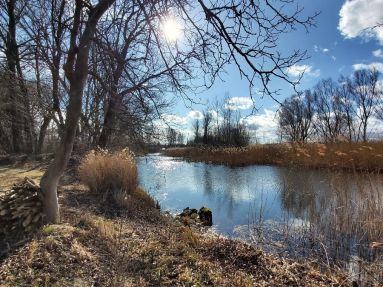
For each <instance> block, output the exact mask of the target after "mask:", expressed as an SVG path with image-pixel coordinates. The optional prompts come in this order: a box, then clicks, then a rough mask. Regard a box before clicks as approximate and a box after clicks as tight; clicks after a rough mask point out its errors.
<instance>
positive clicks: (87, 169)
mask: <svg viewBox="0 0 383 287" xmlns="http://www.w3.org/2000/svg"><path fill="white" fill-rule="evenodd" d="M79 175H80V178H81V180H82V182H83V183H85V184H86V185H87V186H88V187H89V188H90V189H91V190H92V191H95V192H98V193H100V194H102V195H103V198H104V200H109V199H113V200H114V201H115V202H116V203H117V204H123V201H124V199H126V198H127V196H128V194H132V193H133V192H135V191H136V189H137V166H136V161H135V158H134V154H133V153H132V152H131V151H130V150H129V149H124V150H122V151H118V152H109V151H107V150H97V151H91V152H90V153H89V154H88V155H87V156H86V157H85V158H84V159H83V160H82V162H81V164H80V167H79Z"/></svg>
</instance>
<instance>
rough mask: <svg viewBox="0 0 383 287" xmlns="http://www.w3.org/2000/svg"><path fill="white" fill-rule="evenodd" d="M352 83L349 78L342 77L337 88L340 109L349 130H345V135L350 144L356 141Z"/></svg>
mask: <svg viewBox="0 0 383 287" xmlns="http://www.w3.org/2000/svg"><path fill="white" fill-rule="evenodd" d="M350 87H351V83H350V79H349V78H345V77H340V78H339V80H338V87H337V88H336V93H337V97H338V98H339V102H340V108H341V110H342V113H343V117H344V121H345V125H346V126H347V128H346V129H345V130H344V132H345V133H344V135H345V137H346V138H347V139H348V142H352V141H354V140H355V139H356V137H357V136H356V131H355V124H356V123H355V122H356V121H355V117H356V110H355V101H354V98H353V95H352V93H351V91H350Z"/></svg>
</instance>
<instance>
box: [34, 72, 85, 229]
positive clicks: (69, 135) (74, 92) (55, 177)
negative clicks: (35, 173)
mask: <svg viewBox="0 0 383 287" xmlns="http://www.w3.org/2000/svg"><path fill="white" fill-rule="evenodd" d="M82 94H83V82H82V80H81V79H80V78H78V79H77V81H76V82H73V84H72V86H71V90H70V93H69V106H68V109H67V118H66V125H65V134H64V137H63V139H62V141H61V143H60V145H59V147H58V149H57V151H56V154H55V159H54V160H53V162H52V163H51V164H50V165H49V167H48V170H47V171H46V172H45V174H44V176H43V177H42V179H41V183H40V185H41V189H42V191H43V210H44V215H45V218H44V221H45V222H49V223H56V222H59V221H60V216H59V204H58V198H57V185H58V182H59V180H60V177H61V175H62V174H63V173H64V170H65V168H66V166H67V164H68V161H69V158H70V156H71V153H72V149H73V143H74V139H75V136H76V130H77V123H78V120H79V118H80V115H81V100H82Z"/></svg>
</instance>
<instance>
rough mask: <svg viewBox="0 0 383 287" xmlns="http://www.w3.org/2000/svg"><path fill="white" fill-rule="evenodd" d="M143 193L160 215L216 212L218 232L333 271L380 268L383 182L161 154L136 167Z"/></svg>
mask: <svg viewBox="0 0 383 287" xmlns="http://www.w3.org/2000/svg"><path fill="white" fill-rule="evenodd" d="M138 166H139V180H140V184H141V186H142V187H143V188H144V189H145V190H147V191H148V192H149V193H150V194H151V195H152V196H153V197H154V198H155V199H157V200H158V201H159V203H160V205H161V207H162V209H163V210H168V211H170V212H171V213H172V214H177V213H180V212H181V211H182V209H184V208H186V207H190V208H197V209H199V208H200V207H202V206H207V207H209V208H210V209H212V211H213V230H214V231H215V232H216V233H219V234H222V235H226V236H229V237H236V238H242V239H244V240H247V241H249V242H253V243H256V244H258V245H262V247H263V248H264V249H266V250H268V251H271V252H275V253H278V254H286V255H289V256H293V257H301V256H307V257H310V256H319V257H321V258H323V260H325V261H326V262H327V263H328V264H331V263H336V262H338V261H340V260H342V261H344V262H350V259H351V258H362V259H365V260H368V261H373V260H376V259H377V258H378V257H379V256H381V255H382V252H381V249H379V248H371V244H373V242H374V241H378V242H379V241H380V242H381V241H383V176H382V175H379V174H375V175H374V174H361V173H352V172H339V171H338V172H334V171H328V170H327V171H324V170H303V169H292V168H287V167H277V166H266V165H255V166H247V167H235V168H232V167H228V166H223V165H212V164H206V163H196V162H188V161H185V160H180V159H176V158H172V157H166V156H162V155H160V154H151V155H148V156H145V157H141V158H139V160H138Z"/></svg>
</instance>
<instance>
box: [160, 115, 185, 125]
mask: <svg viewBox="0 0 383 287" xmlns="http://www.w3.org/2000/svg"><path fill="white" fill-rule="evenodd" d="M161 119H162V120H163V121H164V122H165V123H166V124H168V125H170V126H173V125H175V126H184V125H186V124H187V123H188V120H187V118H186V117H180V116H177V115H172V114H162V115H161Z"/></svg>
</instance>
